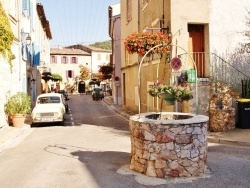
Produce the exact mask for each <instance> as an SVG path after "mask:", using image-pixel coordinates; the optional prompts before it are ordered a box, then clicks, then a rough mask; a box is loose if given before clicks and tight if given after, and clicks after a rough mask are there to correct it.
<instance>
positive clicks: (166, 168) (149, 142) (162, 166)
mask: <svg viewBox="0 0 250 188" xmlns="http://www.w3.org/2000/svg"><path fill="white" fill-rule="evenodd" d="M163 113H164V112H163ZM169 114H170V113H169ZM175 114H176V113H175ZM179 114H183V113H179ZM184 115H185V114H184ZM188 115H189V116H190V114H188ZM207 124H208V117H207V116H203V115H199V116H195V115H193V117H192V118H190V119H181V120H152V119H151V120H150V119H147V118H145V116H144V115H143V114H140V115H135V116H131V117H130V121H129V125H130V134H131V163H130V169H132V170H135V171H137V172H140V173H143V174H146V175H147V176H152V177H159V178H166V177H191V176H199V175H200V174H201V173H204V172H205V170H206V168H207V166H206V163H207Z"/></svg>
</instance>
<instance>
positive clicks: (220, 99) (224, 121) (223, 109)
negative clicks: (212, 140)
mask: <svg viewBox="0 0 250 188" xmlns="http://www.w3.org/2000/svg"><path fill="white" fill-rule="evenodd" d="M216 88H217V90H216V93H214V94H212V95H211V98H210V100H209V119H210V120H209V130H210V131H214V132H225V131H230V130H233V129H235V115H236V114H235V105H234V102H235V100H236V99H237V98H238V97H239V95H238V93H235V92H232V91H231V89H230V87H228V86H224V85H223V84H222V83H219V82H218V83H217V87H216Z"/></svg>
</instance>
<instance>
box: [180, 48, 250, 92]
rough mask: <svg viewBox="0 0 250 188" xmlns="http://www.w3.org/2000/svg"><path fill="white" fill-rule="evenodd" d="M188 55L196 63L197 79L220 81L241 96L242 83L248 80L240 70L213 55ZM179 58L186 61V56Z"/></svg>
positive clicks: (198, 53) (199, 53) (195, 53)
mask: <svg viewBox="0 0 250 188" xmlns="http://www.w3.org/2000/svg"><path fill="white" fill-rule="evenodd" d="M190 55H191V56H192V57H193V59H194V61H195V62H196V65H197V70H198V71H197V75H198V78H209V80H210V81H221V82H223V83H224V84H226V85H229V86H230V87H231V88H232V90H233V91H236V92H238V93H240V94H241V95H242V81H244V80H249V79H250V77H249V76H247V75H246V74H245V73H244V72H243V71H242V70H239V69H238V68H236V67H235V66H233V65H232V64H230V63H229V62H227V61H225V60H224V59H223V58H221V57H219V56H218V55H216V54H214V53H203V52H194V53H190ZM179 57H180V58H181V59H184V60H185V61H187V59H188V56H187V54H181V55H179ZM246 63H247V62H246Z"/></svg>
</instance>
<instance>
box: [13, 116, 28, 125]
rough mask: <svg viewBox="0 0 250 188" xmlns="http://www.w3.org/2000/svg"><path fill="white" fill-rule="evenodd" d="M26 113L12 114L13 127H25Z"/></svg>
mask: <svg viewBox="0 0 250 188" xmlns="http://www.w3.org/2000/svg"><path fill="white" fill-rule="evenodd" d="M25 119H26V115H23V114H12V115H11V120H12V126H13V127H23V126H24V125H25Z"/></svg>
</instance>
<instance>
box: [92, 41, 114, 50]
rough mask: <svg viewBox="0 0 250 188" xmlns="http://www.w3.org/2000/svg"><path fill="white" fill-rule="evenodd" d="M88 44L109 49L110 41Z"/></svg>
mask: <svg viewBox="0 0 250 188" xmlns="http://www.w3.org/2000/svg"><path fill="white" fill-rule="evenodd" d="M89 46H93V47H97V48H102V49H106V50H111V41H110V40H108V41H104V42H96V43H94V44H90V45H89Z"/></svg>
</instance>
